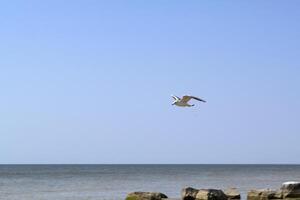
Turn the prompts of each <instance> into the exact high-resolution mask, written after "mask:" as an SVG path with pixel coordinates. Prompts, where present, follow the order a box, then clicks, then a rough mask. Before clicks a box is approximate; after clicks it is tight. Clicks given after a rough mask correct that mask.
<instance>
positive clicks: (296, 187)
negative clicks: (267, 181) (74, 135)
mask: <svg viewBox="0 0 300 200" xmlns="http://www.w3.org/2000/svg"><path fill="white" fill-rule="evenodd" d="M280 190H281V192H282V196H283V198H300V182H285V183H283V184H282V187H281V188H280Z"/></svg>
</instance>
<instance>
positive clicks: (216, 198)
mask: <svg viewBox="0 0 300 200" xmlns="http://www.w3.org/2000/svg"><path fill="white" fill-rule="evenodd" d="M196 200H227V196H226V195H225V194H224V192H223V191H222V190H215V189H201V190H199V192H198V193H197V195H196Z"/></svg>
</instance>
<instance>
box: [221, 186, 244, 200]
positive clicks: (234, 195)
mask: <svg viewBox="0 0 300 200" xmlns="http://www.w3.org/2000/svg"><path fill="white" fill-rule="evenodd" d="M224 193H225V195H226V196H227V198H228V199H241V194H240V193H239V191H238V190H237V189H236V188H229V189H227V190H225V192H224Z"/></svg>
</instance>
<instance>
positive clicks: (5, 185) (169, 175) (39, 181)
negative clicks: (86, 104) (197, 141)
mask: <svg viewBox="0 0 300 200" xmlns="http://www.w3.org/2000/svg"><path fill="white" fill-rule="evenodd" d="M292 180H293V181H300V165H0V199H1V200H71V199H72V200H88V199H89V200H121V199H125V196H126V194H127V193H129V192H133V191H159V192H163V193H165V194H166V195H168V196H169V197H177V198H178V197H180V191H181V189H182V188H183V187H186V186H191V187H195V188H220V189H226V188H230V187H236V188H238V189H239V191H240V192H241V193H242V198H243V199H245V197H246V193H247V191H248V190H250V189H254V188H274V189H276V188H279V187H280V186H281V183H282V182H285V181H292Z"/></svg>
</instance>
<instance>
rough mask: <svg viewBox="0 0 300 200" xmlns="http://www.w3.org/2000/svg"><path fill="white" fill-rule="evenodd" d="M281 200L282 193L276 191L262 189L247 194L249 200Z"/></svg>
mask: <svg viewBox="0 0 300 200" xmlns="http://www.w3.org/2000/svg"><path fill="white" fill-rule="evenodd" d="M268 199H281V193H280V192H278V191H276V190H270V189H262V190H251V191H249V192H248V194H247V200H268Z"/></svg>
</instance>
